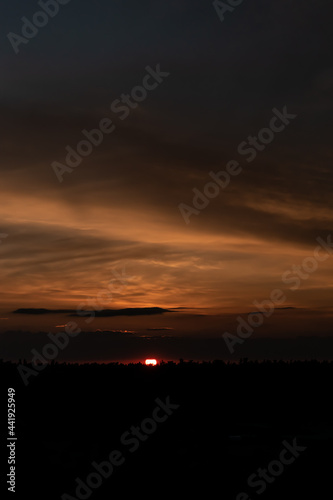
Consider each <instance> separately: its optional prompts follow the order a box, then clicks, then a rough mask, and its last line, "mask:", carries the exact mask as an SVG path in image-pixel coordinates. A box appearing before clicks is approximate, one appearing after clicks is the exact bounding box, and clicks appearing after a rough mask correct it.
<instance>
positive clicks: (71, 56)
mask: <svg viewBox="0 0 333 500" xmlns="http://www.w3.org/2000/svg"><path fill="white" fill-rule="evenodd" d="M5 4H6V9H7V15H6V18H5V19H3V22H2V28H1V30H2V43H1V45H0V55H1V59H2V68H3V72H2V78H1V83H0V86H1V141H0V147H1V160H0V162H1V184H0V189H1V205H0V210H1V225H0V233H2V234H3V235H4V234H5V235H7V236H6V237H2V238H0V239H1V240H2V241H1V245H0V258H1V278H2V291H1V311H0V331H1V335H0V346H1V350H2V352H3V353H4V355H3V357H6V356H7V357H9V358H13V357H15V356H24V355H26V356H27V357H29V351H30V349H31V347H33V346H34V345H38V346H40V345H41V344H40V340H39V339H38V338H37V335H38V334H37V333H36V332H57V331H59V329H61V328H62V327H63V325H65V324H66V323H67V321H68V320H69V318H68V316H69V314H70V313H68V312H66V313H57V314H55V313H50V314H43V315H36V314H18V313H15V314H14V313H13V312H14V311H16V310H17V309H21V308H29V309H30V312H32V311H31V309H34V308H45V309H48V310H50V311H52V310H57V309H58V310H59V309H61V310H63V309H65V310H70V311H71V310H77V309H78V308H80V307H81V308H85V309H91V308H92V307H93V305H92V304H96V300H97V299H98V300H99V302H98V304H99V306H100V308H103V309H122V308H151V307H159V308H163V309H166V310H167V311H164V312H161V314H154V315H145V314H144V315H139V316H136V315H130V316H129V315H122V316H115V317H96V318H94V319H93V321H91V323H89V324H88V323H87V322H86V321H85V318H81V317H80V318H77V323H78V324H79V325H80V328H82V330H83V331H84V332H90V334H91V335H96V343H95V344H94V340H93V339H92V337H90V338H89V341H88V340H87V341H86V339H84V338H83V337H82V341H81V340H80V339H79V338H78V339H77V341H76V340H75V342H77V343H76V348H72V347H71V351H68V352H71V354H69V355H68V357H69V358H70V359H78V360H81V359H88V358H89V356H88V354H87V353H88V350H89V349H92V351H91V352H92V354H91V356H92V358H93V359H118V358H119V359H127V360H128V359H133V360H134V359H135V360H136V359H139V358H140V356H141V355H144V354H145V352H146V351H145V347H142V346H143V344H142V342H146V343H147V345H148V343H149V342H150V344H149V346H150V347H149V349H148V348H147V355H148V356H152V355H154V354H155V352H154V348H151V342H156V346H157V348H156V351H158V352H157V354H156V355H157V356H160V357H166V358H167V357H168V356H169V357H174V358H177V357H181V356H183V357H188V358H195V357H197V358H198V359H200V358H201V357H202V358H204V359H214V358H218V357H223V356H224V355H225V352H226V346H225V343H224V340H223V338H222V334H223V332H225V331H228V332H230V333H235V331H236V328H237V319H236V318H237V317H238V316H239V315H245V317H246V315H248V314H249V313H250V312H253V311H254V310H255V307H254V305H253V302H254V301H258V302H262V301H263V300H265V299H269V297H270V294H271V292H272V290H274V289H281V290H282V291H283V292H284V294H285V296H286V300H285V301H284V303H283V304H282V305H281V306H280V309H279V310H276V311H275V312H274V314H273V315H272V316H271V317H270V318H267V320H265V322H264V324H263V325H262V326H260V327H259V328H257V329H256V331H255V333H254V334H253V337H251V339H249V340H248V341H247V342H248V344H249V345H250V343H251V342H252V343H251V346H254V347H253V353H254V354H253V355H256V352H257V355H258V356H261V355H262V351H261V350H260V349H261V348H260V349H259V348H258V351H256V350H255V349H256V344H255V342H257V341H259V340H260V339H265V338H266V339H270V340H271V342H272V344H271V345H275V344H274V342H275V341H276V340H279V339H280V340H281V342H282V339H284V340H283V341H284V342H286V341H287V340H288V339H290V344H288V342H287V343H286V344H284V345H286V346H287V347H283V349H285V348H286V349H287V348H288V345H290V346H291V345H292V346H293V347H292V349H294V350H293V353H294V355H295V356H296V355H297V354H298V352H299V355H300V356H303V351H302V353H301V351H297V349H298V348H296V347H295V345H296V344H294V343H293V340H292V339H295V338H300V337H303V336H305V337H313V336H314V337H328V336H330V335H331V325H332V319H333V318H332V317H333V306H332V299H333V285H332V263H333V255H329V257H328V258H327V259H326V260H322V261H321V262H319V263H318V268H317V269H316V270H315V271H314V272H311V273H309V274H310V276H308V278H306V279H303V278H302V279H301V280H300V281H301V282H300V284H299V287H298V288H297V289H296V290H291V284H287V283H286V282H285V281H286V280H283V275H284V273H286V272H287V271H291V270H292V269H293V266H301V265H302V262H303V261H304V259H306V258H313V256H314V251H315V249H316V247H318V241H317V238H322V239H323V240H324V241H327V238H329V236H330V235H331V234H332V233H333V228H332V219H333V205H332V180H333V176H332V160H333V154H332V149H331V147H330V146H331V139H332V110H333V104H332V103H333V100H332V97H333V61H332V53H331V47H332V44H333V33H332V29H331V16H330V15H328V14H327V15H325V9H327V11H328V10H329V9H328V4H327V2H326V1H323V0H319V1H317V2H314V1H309V0H293V1H288V2H286V1H283V2H267V1H263V0H262V1H259V0H256V1H252V2H247V1H246V0H245V1H244V3H243V4H241V5H240V6H239V7H237V8H235V10H234V11H233V12H232V13H231V12H230V13H227V14H226V15H225V20H224V22H221V20H220V19H219V17H218V15H217V12H216V11H215V9H214V7H213V5H212V2H210V1H209V2H206V1H203V0H169V1H168V2H162V1H157V0H155V1H148V0H144V1H140V2H138V1H134V0H125V1H123V2H107V1H106V0H99V1H95V2H78V1H77V0H71V1H70V2H69V3H68V4H67V5H62V6H60V9H59V13H58V14H57V15H56V16H55V17H54V18H53V19H50V20H49V23H48V24H47V25H46V26H45V27H42V28H39V32H38V34H37V35H36V36H34V37H33V38H31V39H30V40H29V41H28V43H26V44H23V43H22V44H21V45H20V46H19V53H18V54H15V52H14V50H13V47H12V45H11V43H10V41H9V39H8V37H7V33H9V32H13V33H17V34H21V30H22V24H23V23H22V21H21V18H22V17H23V16H25V17H27V18H28V19H31V18H32V16H33V15H34V13H35V12H36V11H38V10H40V7H39V6H38V3H37V2H34V1H29V2H24V1H23V0H10V1H9V0H6V2H5ZM157 65H160V70H161V71H162V72H165V73H169V75H168V76H166V77H165V78H164V79H163V81H162V82H161V83H159V84H158V86H157V87H156V88H155V89H154V90H149V91H148V92H147V96H146V98H145V99H144V100H142V101H141V102H138V103H137V106H136V107H134V106H133V109H129V113H128V116H126V118H125V119H123V120H122V119H121V114H120V113H118V114H117V113H115V112H114V111H112V110H111V109H110V106H111V104H112V103H113V102H114V101H115V100H116V99H120V96H121V95H122V94H130V93H131V92H132V89H133V88H134V87H136V86H141V85H142V81H143V79H144V77H145V76H146V75H147V69H146V68H147V67H148V66H149V67H150V68H152V69H156V67H157ZM150 83H151V84H152V83H153V77H151V79H150ZM132 102H135V101H132ZM285 106H286V107H287V110H288V113H290V114H293V115H297V117H296V118H294V119H292V120H290V124H289V125H287V126H285V129H284V130H283V131H281V132H279V133H276V134H275V136H274V139H273V140H272V141H271V142H270V143H269V144H267V145H266V146H265V148H263V150H262V151H258V152H257V156H256V158H255V159H254V160H253V161H251V162H248V161H247V156H246V155H242V154H240V153H239V151H238V147H239V145H240V143H242V142H243V141H247V140H248V137H249V136H257V135H258V132H259V131H260V130H261V129H262V128H266V127H269V124H270V120H271V119H272V117H273V116H274V114H273V111H272V110H273V109H277V110H280V111H281V112H282V110H283V108H284V107H285ZM105 118H108V119H109V120H112V123H113V125H114V126H115V130H114V131H113V132H112V133H110V134H105V135H104V139H103V142H102V144H100V145H99V146H96V147H93V150H92V152H91V154H90V155H88V156H86V157H84V158H83V159H82V162H81V163H80V164H79V165H78V166H77V167H75V168H74V169H73V171H72V172H66V173H64V175H63V181H62V182H59V180H58V179H57V176H56V174H55V171H54V169H53V168H52V166H51V165H52V163H53V162H59V163H62V164H64V163H65V157H66V154H67V152H66V149H65V148H66V146H70V147H71V148H73V149H74V150H75V149H76V147H77V144H78V143H79V142H80V141H82V140H83V139H85V137H84V135H83V134H82V130H84V129H86V130H88V131H90V130H92V129H96V128H98V125H99V123H100V121H101V120H103V119H105ZM279 124H281V121H280V122H279ZM231 160H235V161H237V162H238V163H239V165H240V166H241V167H242V172H241V173H240V174H239V175H237V176H234V177H233V178H232V179H231V182H230V184H229V185H228V186H227V187H226V188H225V189H221V190H220V193H219V194H218V195H217V196H216V197H215V198H214V199H211V200H210V201H209V204H208V206H207V207H206V208H204V209H203V210H202V211H201V212H200V213H199V214H193V215H191V217H190V222H189V223H188V224H186V222H185V220H184V218H183V216H182V214H181V212H180V209H179V205H180V204H182V203H183V204H186V205H188V206H193V203H192V200H193V197H194V192H193V189H198V190H199V191H201V192H203V189H204V186H205V185H206V183H207V182H209V181H211V180H212V179H211V178H210V176H209V173H210V172H211V171H213V172H219V171H221V170H225V168H226V165H227V163H228V162H230V161H231ZM324 254H325V250H322V254H321V255H324ZM290 276H291V275H290ZM293 276H295V274H293ZM120 277H121V278H120ZM105 291H108V294H106V293H105ZM82 304H84V306H83V305H82ZM71 319H72V320H73V318H71ZM74 319H75V318H74ZM17 330H21V332H18V331H17ZM96 330H98V332H97V333H95V334H94V333H93V332H96ZM103 331H108V332H111V333H109V334H108V335H109V337H110V338H111V337H112V332H114V338H115V337H117V339H118V337H120V336H121V335H123V336H125V337H126V340H125V341H124V342H127V343H128V342H130V341H129V340H128V339H129V338H131V339H133V340H132V342H134V343H132V344H131V347H130V348H129V349H128V350H126V349H127V348H122V350H121V349H120V351H121V354H120V351H119V352H118V351H112V348H111V347H110V351H107V349H108V347H107V346H108V344H107V342H106V343H105V342H104V341H103V340H100V337H101V335H102V334H103V333H101V332H103ZM34 335H36V336H35V337H34ZM112 338H113V337H112ZM134 338H135V340H134ZM34 339H35V340H34ZM140 339H141V340H142V342H141V340H140ZM165 339H166V340H165ZM274 339H275V340H274ZM313 341H314V340H313ZM73 342H74V340H73ZM117 342H118V340H117ZM119 342H123V340H120V341H119ZM165 342H168V346H169V347H170V344H172V343H173V345H177V346H178V345H179V346H180V344H181V348H179V349H178V348H174V347H173V350H172V349H169V347H168V348H164V347H163V346H164V345H165ZM316 342H317V341H316ZM323 342H324V341H323ZM136 343H137V344H136ZM111 344H112V341H110V345H111ZM134 344H135V345H138V346H139V347H137V348H136V347H135V345H134ZM316 345H317V344H316ZM318 345H319V344H318ZM87 346H88V347H87ZM133 346H134V347H133ZM184 346H185V347H184ZM279 346H280V344H279ZM177 349H178V350H177ZM219 349H221V350H220V351H219ZM241 349H242V348H240V351H239V353H241V352H242V351H241ZM283 349H282V351H283ZM318 349H322V350H323V352H324V351H325V349H324V348H322V347H318ZM111 351H112V352H111ZM148 351H149V352H148ZM282 351H276V352H277V353H279V354H280V353H281V352H282ZM115 352H116V354H115ZM251 352H252V351H251ZM270 352H272V353H273V354H272V355H274V352H273V351H272V350H271V351H270ZM283 352H284V351H283ZM320 352H322V351H320ZM305 355H306V356H310V355H311V349H310V347H309V349H308V351H307V352H306V354H304V356H305ZM0 357H2V356H0ZM65 357H66V356H65ZM64 359H65V358H64ZM140 359H141V358H140Z"/></svg>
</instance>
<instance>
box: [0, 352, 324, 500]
mask: <svg viewBox="0 0 333 500" xmlns="http://www.w3.org/2000/svg"><path fill="white" fill-rule="evenodd" d="M19 364H23V365H24V366H26V367H29V368H35V367H34V366H33V365H31V364H30V363H27V362H25V361H24V360H23V361H22V362H21V361H20V363H19ZM0 375H1V376H0V380H1V382H0V383H1V393H2V395H3V398H4V399H5V397H6V396H5V395H6V394H7V388H8V387H13V388H15V391H16V405H17V421H16V430H17V437H18V441H17V460H18V472H17V494H16V498H26V496H27V494H30V492H31V494H33V496H34V498H47V499H50V500H52V499H53V498H58V499H60V498H61V495H62V494H63V493H68V494H70V495H72V496H73V497H76V495H75V487H76V483H75V479H76V478H77V477H79V478H81V479H82V480H84V479H85V478H86V477H87V475H89V473H91V472H92V471H93V469H92V465H91V464H92V462H97V463H100V462H102V461H104V460H107V457H108V456H109V454H110V452H111V451H112V450H120V451H121V452H122V453H123V456H124V457H125V462H124V464H123V465H122V466H121V467H117V468H115V470H114V472H113V474H112V476H111V477H110V478H109V479H107V480H105V481H103V484H102V486H101V487H99V488H98V489H96V490H94V491H93V492H92V494H91V498H96V499H99V498H101V499H109V498H110V499H111V498H113V497H114V495H119V496H120V495H121V496H122V497H125V498H127V497H128V496H129V495H136V496H138V495H140V496H141V495H144V496H148V495H149V496H150V495H153V496H154V497H161V496H162V497H167V496H170V495H172V496H182V495H191V496H192V495H194V494H196V495H201V496H202V495H204V496H211V495H213V494H214V495H215V494H218V495H219V496H220V497H221V498H228V499H229V498H230V499H235V498H237V495H238V494H239V493H240V492H243V491H244V492H247V493H248V495H249V498H251V499H252V498H257V497H259V496H261V497H262V498H264V499H266V498H272V499H275V498H276V499H281V498H287V499H288V498H298V497H300V498H301V497H302V495H303V494H304V495H305V494H307V495H310V497H311V495H312V498H324V497H325V496H324V492H325V489H326V487H327V484H329V482H330V474H331V465H332V459H331V448H332V444H333V418H332V417H333V409H332V404H331V393H332V389H331V387H332V375H333V362H329V361H327V362H325V361H324V362H318V361H315V360H314V361H289V362H285V361H262V362H256V361H248V360H247V359H241V360H240V361H239V362H238V363H229V362H228V363H225V362H223V361H221V360H216V361H212V362H200V363H199V362H194V361H183V360H180V361H179V362H178V363H175V362H163V361H162V362H160V363H159V364H158V365H157V366H145V365H144V364H141V363H137V364H134V363H132V364H131V363H130V364H122V363H109V364H98V363H91V364H79V363H72V364H71V363H51V364H50V365H48V366H47V367H45V368H44V369H43V370H42V371H41V372H40V373H39V374H38V375H37V376H31V377H30V378H29V384H28V386H25V385H24V383H23V381H22V379H21V376H20V374H19V372H18V363H12V362H6V361H0ZM168 397H169V400H170V401H171V403H172V404H177V405H179V408H178V409H177V410H175V411H174V412H173V413H172V415H170V416H169V417H168V418H167V420H166V421H165V422H162V423H158V424H157V427H156V430H155V431H154V432H153V433H152V434H151V435H148V437H147V439H145V440H144V441H142V442H140V446H139V447H138V449H137V451H135V453H131V452H130V451H129V448H128V447H127V448H126V447H125V446H124V445H123V444H122V443H121V436H122V435H123V433H124V432H125V431H128V430H129V429H130V428H131V426H140V423H141V422H142V421H143V420H144V419H147V418H151V416H152V412H153V410H154V408H155V407H156V402H155V400H156V399H157V398H159V399H160V400H162V401H166V400H167V398H168ZM5 416H6V413H2V415H1V422H2V425H1V432H2V435H3V439H2V443H3V450H5V434H6V419H5ZM294 438H296V439H297V443H298V444H299V445H303V446H306V447H307V449H306V451H305V452H304V453H302V456H300V457H299V458H298V459H297V460H296V461H295V463H294V464H292V465H290V466H288V467H286V470H285V471H284V472H283V474H281V476H279V477H277V478H276V480H275V481H274V482H273V483H272V484H268V486H267V490H266V491H265V493H263V494H262V495H258V494H256V493H255V491H254V490H253V489H252V490H251V488H249V486H248V485H247V480H248V477H249V476H250V475H251V474H252V473H254V472H256V470H257V469H258V468H259V467H263V468H264V467H265V466H267V464H268V463H269V462H270V461H272V460H276V459H278V457H279V453H280V451H281V449H282V448H283V445H282V442H283V441H284V440H287V441H288V442H290V443H292V442H293V439H294ZM4 454H5V452H4ZM3 466H4V467H3V468H2V470H7V464H6V462H5V461H4V463H3ZM87 498H88V497H87ZM245 498H246V497H245Z"/></svg>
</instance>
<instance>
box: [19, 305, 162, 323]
mask: <svg viewBox="0 0 333 500" xmlns="http://www.w3.org/2000/svg"><path fill="white" fill-rule="evenodd" d="M81 312H83V310H81ZM166 312H171V311H169V310H168V309H163V308H161V307H142V308H131V307H128V308H126V309H104V310H102V311H89V310H86V309H85V310H84V313H85V314H91V315H94V316H96V317H97V318H112V317H115V316H152V315H155V314H163V313H166ZM64 313H68V315H69V316H79V317H81V316H82V314H80V311H76V310H71V309H35V308H28V309H24V308H21V309H16V311H13V314H34V315H39V314H64ZM57 328H58V327H57Z"/></svg>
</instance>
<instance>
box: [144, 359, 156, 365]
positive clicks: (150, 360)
mask: <svg viewBox="0 0 333 500" xmlns="http://www.w3.org/2000/svg"><path fill="white" fill-rule="evenodd" d="M145 365H153V366H155V365H157V361H156V359H146V361H145Z"/></svg>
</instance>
